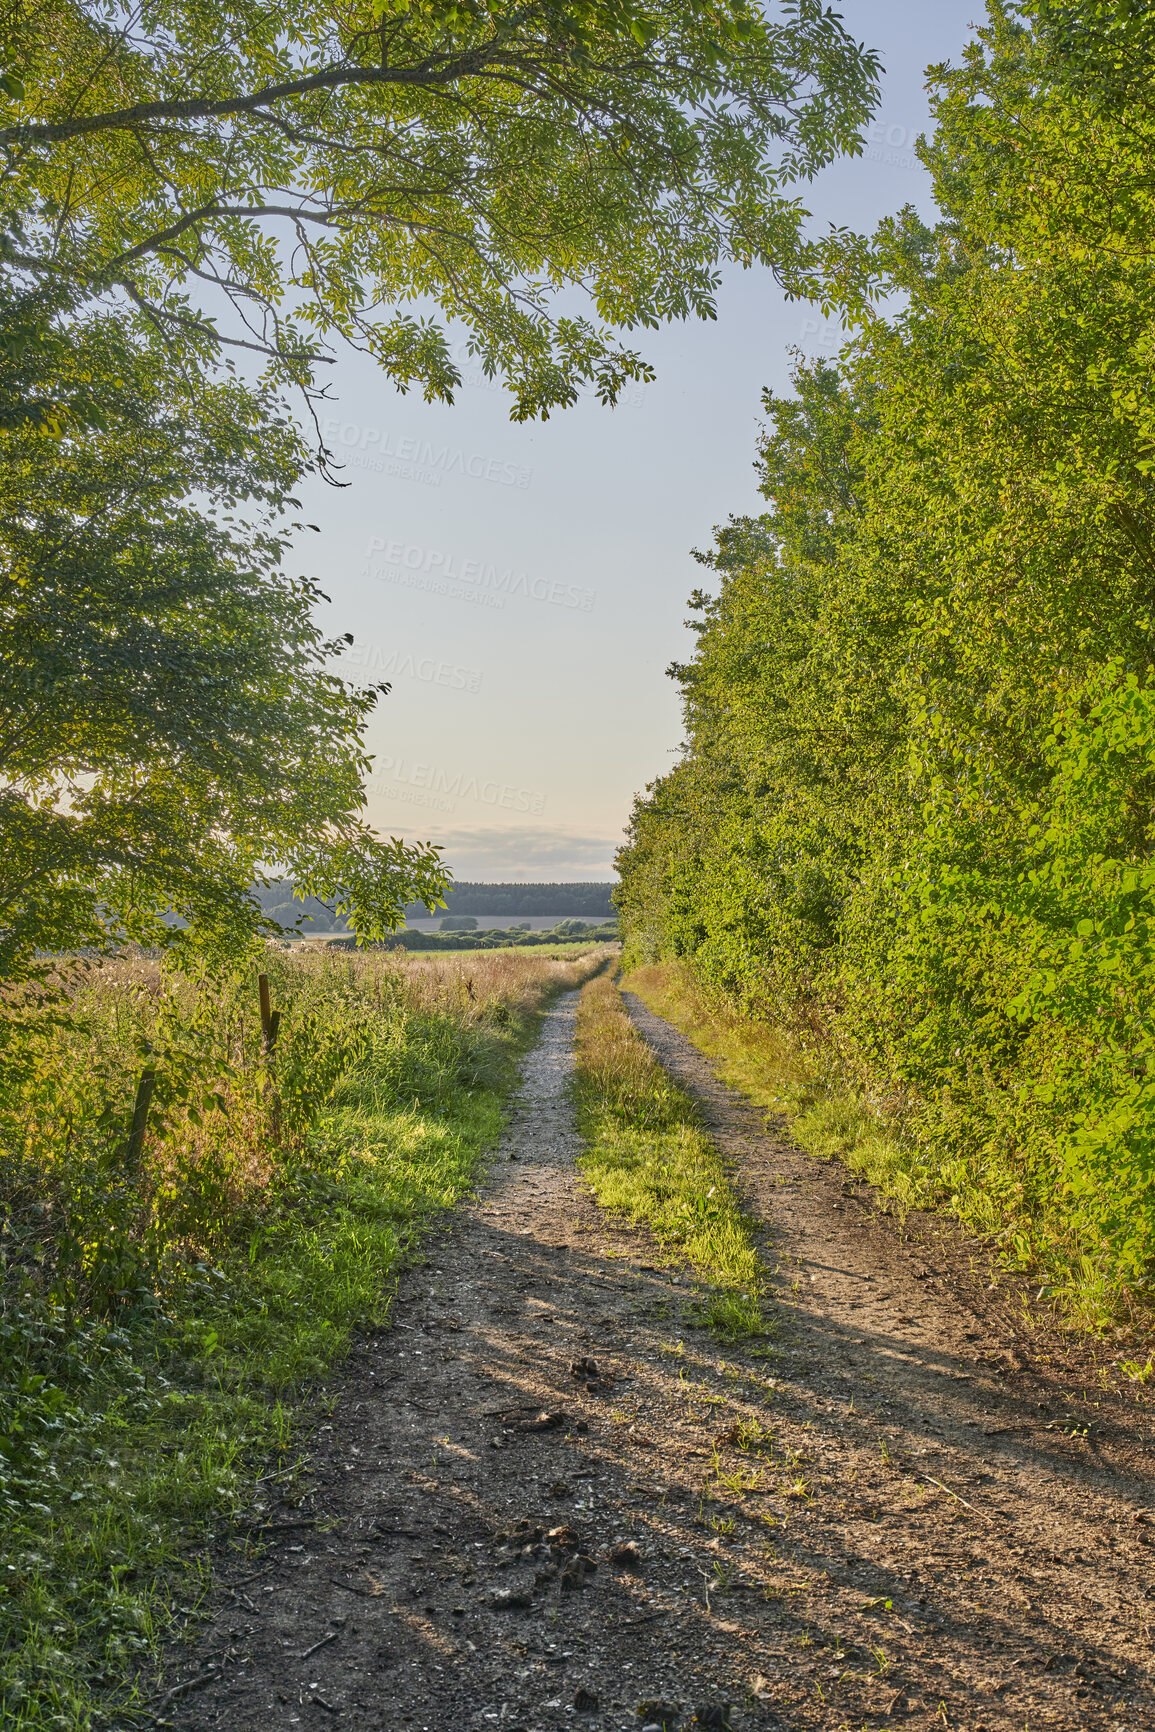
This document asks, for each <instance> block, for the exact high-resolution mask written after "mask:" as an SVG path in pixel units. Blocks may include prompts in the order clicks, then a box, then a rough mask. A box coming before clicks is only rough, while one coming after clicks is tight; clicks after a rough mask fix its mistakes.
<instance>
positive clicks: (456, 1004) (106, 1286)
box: [0, 950, 606, 1732]
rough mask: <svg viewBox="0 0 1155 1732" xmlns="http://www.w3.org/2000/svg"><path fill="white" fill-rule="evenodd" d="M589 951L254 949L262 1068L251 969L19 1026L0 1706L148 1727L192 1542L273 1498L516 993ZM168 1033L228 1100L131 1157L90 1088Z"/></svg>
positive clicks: (5, 1095)
mask: <svg viewBox="0 0 1155 1732" xmlns="http://www.w3.org/2000/svg"><path fill="white" fill-rule="evenodd" d="M605 957H606V953H605V952H604V950H603V951H602V952H600V953H596V954H595V955H593V956H586V957H584V958H577V959H570V960H567V961H565V962H555V961H548V960H546V959H545V958H544V957H541V956H540V954H534V953H529V954H527V955H524V956H523V955H521V954H520V953H517V954H515V953H511V952H503V953H500V954H497V955H495V956H494V957H493V958H492V959H489V958H477V957H470V958H460V959H457V958H454V959H450V958H442V957H429V958H420V959H418V958H410V959H404V958H402V959H395V958H391V957H388V956H376V955H372V956H368V957H364V958H360V957H348V958H346V957H339V958H335V957H324V956H321V957H309V958H298V957H292V958H287V959H285V960H284V961H281V962H278V960H277V958H276V956H275V954H273V953H271V954H270V957H269V960H268V962H267V963H266V967H267V969H268V971H269V973H270V976H271V979H272V986H273V994H274V1002H275V1003H277V1004H278V1005H282V1006H284V1007H285V1019H284V1034H283V1042H284V1051H283V1054H281V1058H280V1069H279V1072H278V1073H277V1075H276V1077H275V1078H272V1077H271V1076H270V1073H269V1068H268V1066H267V1063H266V1061H265V1060H263V1059H262V1057H261V1053H260V1044H259V1037H260V1025H259V1020H257V1019H255V1018H254V1014H253V1007H252V1003H251V1001H252V1000H253V999H254V998H255V981H251V980H247V979H246V980H241V981H239V982H237V983H225V984H224V985H221V984H220V983H216V984H215V985H213V986H212V988H211V990H210V989H209V988H207V987H206V988H204V989H200V990H194V989H193V987H192V986H191V985H190V984H188V983H181V982H179V981H177V982H170V981H167V980H166V979H165V978H164V977H163V976H161V975H160V974H159V972H158V970H157V968H156V966H155V965H154V964H150V963H148V962H147V961H144V962H140V963H137V964H128V963H126V964H125V965H123V966H120V965H118V966H117V967H115V968H112V969H109V970H107V971H103V972H101V973H98V975H97V976H96V979H95V984H92V985H90V986H86V987H82V988H81V989H80V990H78V992H77V994H76V997H75V1001H74V1003H73V1005H72V1007H71V1010H70V1018H69V1020H68V1021H67V1022H66V1024H65V1026H64V1027H63V1028H60V1027H56V1028H54V1029H53V1030H52V1031H50V1034H51V1038H50V1039H48V1040H47V1041H46V1042H44V1043H43V1050H40V1049H39V1048H38V1046H37V1040H36V1038H35V1036H34V1034H29V1035H28V1036H27V1038H26V1040H25V1049H26V1050H24V1052H23V1057H24V1060H25V1063H24V1066H23V1069H22V1070H21V1071H19V1072H18V1071H17V1069H16V1068H15V1067H12V1068H10V1071H9V1073H8V1079H7V1081H6V1090H7V1092H4V1091H3V1090H0V1096H2V1098H0V1118H2V1119H3V1123H4V1128H5V1130H6V1133H7V1136H6V1142H5V1154H4V1159H3V1160H2V1161H0V1204H2V1205H3V1207H2V1208H0V1229H2V1238H3V1245H2V1249H3V1253H4V1259H3V1263H2V1264H0V1300H2V1305H0V1520H2V1522H3V1533H4V1543H3V1549H2V1552H0V1724H2V1725H3V1726H4V1727H6V1728H11V1729H12V1732H48V1729H49V1728H52V1729H53V1732H95V1729H97V1728H103V1727H108V1726H116V1727H129V1726H134V1725H137V1724H139V1723H143V1722H144V1721H145V1720H147V1719H148V1718H150V1715H149V1712H148V1710H149V1707H150V1704H155V1703H156V1701H157V1700H158V1699H159V1692H160V1683H159V1678H160V1664H161V1656H162V1651H163V1646H164V1644H165V1642H166V1641H168V1640H171V1638H172V1636H173V1634H174V1633H175V1632H176V1631H177V1630H179V1628H180V1626H181V1623H182V1621H183V1619H184V1617H185V1615H186V1614H188V1613H189V1612H192V1611H194V1610H195V1607H196V1604H197V1601H198V1599H199V1597H200V1595H201V1593H202V1592H203V1587H204V1585H205V1582H206V1581H207V1578H208V1574H209V1548H210V1547H211V1546H212V1545H213V1543H214V1542H216V1543H219V1542H221V1541H223V1540H225V1539H226V1538H231V1535H232V1532H233V1531H234V1530H233V1528H232V1524H233V1523H234V1522H235V1521H236V1520H237V1519H238V1518H243V1519H244V1520H245V1521H246V1522H250V1523H257V1522H259V1521H260V1520H261V1519H263V1515H264V1512H266V1511H267V1510H268V1509H270V1508H272V1507H273V1506H274V1505H275V1504H276V1503H277V1501H278V1500H279V1499H280V1498H282V1497H285V1498H288V1499H289V1500H290V1501H292V1500H293V1499H294V1498H295V1497H296V1495H297V1494H296V1486H297V1483H298V1474H299V1462H300V1442H301V1440H300V1437H299V1435H298V1429H299V1428H298V1426H297V1423H296V1413H297V1409H298V1407H299V1403H300V1401H301V1398H302V1396H303V1395H305V1394H306V1393H307V1392H308V1391H310V1390H313V1391H316V1390H317V1388H318V1384H319V1381H320V1380H321V1379H323V1378H324V1377H325V1376H326V1375H327V1374H328V1373H329V1372H330V1371H331V1370H332V1369H333V1368H334V1366H335V1365H336V1364H337V1363H338V1362H339V1360H340V1358H341V1356H342V1354H343V1352H344V1351H345V1349H346V1347H347V1345H348V1342H349V1340H350V1336H351V1333H352V1331H353V1330H354V1329H355V1328H357V1327H358V1326H363V1325H366V1324H371V1323H373V1322H378V1323H380V1322H382V1321H384V1320H385V1319H386V1317H387V1314H388V1311H389V1306H390V1301H391V1297H392V1292H393V1289H394V1286H395V1281H396V1277H397V1274H398V1272H399V1270H400V1268H401V1267H402V1265H403V1263H404V1261H405V1259H406V1257H407V1256H408V1255H410V1254H411V1252H412V1250H413V1248H414V1247H415V1246H417V1245H418V1244H419V1242H420V1241H421V1239H422V1237H423V1236H424V1235H425V1234H426V1233H427V1232H428V1230H429V1228H430V1226H431V1224H432V1222H433V1221H434V1220H435V1219H436V1218H437V1216H438V1215H439V1214H440V1213H442V1212H443V1211H444V1210H446V1209H447V1208H449V1207H450V1206H451V1205H452V1204H453V1203H455V1202H456V1201H458V1200H459V1199H460V1197H461V1196H462V1195H463V1193H464V1192H466V1191H467V1190H468V1189H469V1187H470V1186H471V1184H472V1182H473V1180H474V1177H475V1175H476V1173H477V1170H478V1166H479V1163H480V1161H481V1160H482V1158H483V1156H484V1154H485V1153H486V1151H487V1150H488V1149H489V1148H490V1147H491V1146H492V1145H493V1143H494V1142H495V1140H496V1139H497V1137H498V1135H499V1133H500V1131H501V1129H502V1125H503V1122H504V1113H505V1104H506V1101H507V1099H508V1096H509V1093H510V1090H511V1088H512V1087H513V1085H514V1084H515V1083H516V1080H517V1075H518V1064H517V1060H518V1058H519V1055H520V1054H521V1053H522V1052H524V1051H525V1050H526V1048H527V1047H528V1046H529V1045H530V1044H531V1042H532V1040H533V1038H534V1034H535V1032H536V1023H537V1018H536V1012H537V1010H538V1009H539V1008H540V1006H541V1005H542V1004H543V1003H544V1002H545V1001H546V1000H547V999H548V998H549V997H550V996H551V995H552V994H553V992H555V991H556V990H558V989H560V988H564V987H572V986H576V985H579V984H580V983H581V982H582V981H583V980H585V979H587V978H588V977H589V975H590V973H591V972H592V970H593V969H594V968H597V967H601V966H603V965H604V962H605ZM246 1018H247V1024H245V1019H246ZM242 1024H245V1026H244V1027H242ZM166 1028H167V1029H168V1034H169V1036H172V1037H173V1038H172V1041H171V1043H170V1044H171V1045H175V1046H176V1048H177V1050H178V1053H179V1054H184V1055H186V1057H187V1055H188V1054H189V1053H190V1052H191V1051H192V1050H193V1046H194V1041H195V1042H199V1051H200V1054H201V1058H200V1060H198V1063H200V1062H202V1061H203V1066H204V1074H203V1077H202V1078H201V1082H202V1083H204V1084H205V1086H207V1085H208V1083H209V1082H210V1081H211V1083H212V1086H213V1087H216V1088H219V1089H220V1090H221V1091H222V1092H223V1094H224V1096H225V1098H226V1107H227V1110H225V1111H218V1112H214V1113H210V1114H205V1113H202V1112H201V1111H200V1110H199V1109H198V1111H197V1112H196V1113H195V1114H194V1115H193V1116H191V1117H189V1116H187V1115H186V1114H184V1113H183V1112H181V1111H177V1110H176V1109H175V1108H174V1109H173V1111H172V1112H171V1113H170V1115H169V1121H168V1128H167V1131H166V1132H165V1134H164V1135H162V1136H160V1137H159V1139H158V1140H157V1141H156V1142H155V1143H151V1144H150V1145H149V1147H148V1149H147V1150H146V1156H145V1159H144V1161H143V1162H142V1164H141V1165H140V1166H139V1168H135V1169H133V1168H130V1167H129V1166H127V1165H126V1164H125V1162H124V1159H123V1155H122V1149H121V1146H120V1145H119V1142H118V1136H117V1127H118V1124H119V1122H120V1119H121V1118H122V1117H123V1114H122V1113H120V1112H119V1109H118V1108H117V1101H118V1099H119V1096H118V1094H117V1092H116V1091H117V1090H120V1092H121V1093H123V1087H124V1085H125V1083H126V1082H127V1083H131V1081H132V1077H133V1071H134V1066H136V1065H138V1064H139V1062H140V1060H139V1058H138V1056H137V1055H138V1052H139V1042H140V1041H141V1039H142V1038H145V1037H147V1038H148V1039H149V1041H150V1043H151V1046H152V1050H153V1051H154V1052H157V1051H160V1050H161V1047H160V1042H161V1037H162V1034H164V1032H165V1029H166ZM174 1028H175V1030H176V1035H175V1036H174V1035H173V1029H174ZM176 1036H179V1040H177V1039H176ZM166 1038H168V1037H166ZM13 1039H15V1036H13ZM164 1050H169V1049H168V1048H166V1049H164ZM154 1062H155V1063H157V1066H158V1069H159V1068H160V1060H159V1059H155V1060H154ZM188 1062H191V1060H189V1061H188ZM37 1067H39V1068H37ZM122 1072H123V1076H122V1074H121V1073H122ZM21 1075H24V1076H27V1078H28V1079H30V1080H29V1081H28V1084H27V1088H26V1090H25V1091H24V1093H22V1092H21V1087H20V1086H19V1077H20V1076H21ZM310 1078H312V1081H310V1080H309V1079H310ZM198 1086H199V1085H198ZM306 1087H307V1088H308V1089H309V1090H312V1092H311V1093H309V1094H308V1097H307V1099H306V1104H305V1105H304V1106H303V1107H301V1106H300V1100H301V1099H302V1098H303V1097H302V1091H303V1090H305V1089H306ZM294 1090H295V1091H296V1095H294ZM195 1098H197V1099H198V1100H199V1098H200V1096H199V1093H198V1095H197V1096H196V1097H195ZM295 1098H296V1099H297V1100H298V1109H294V1108H293V1100H294V1099H295ZM128 1099H129V1101H130V1102H131V1094H129V1096H128ZM294 1113H295V1116H294Z"/></svg>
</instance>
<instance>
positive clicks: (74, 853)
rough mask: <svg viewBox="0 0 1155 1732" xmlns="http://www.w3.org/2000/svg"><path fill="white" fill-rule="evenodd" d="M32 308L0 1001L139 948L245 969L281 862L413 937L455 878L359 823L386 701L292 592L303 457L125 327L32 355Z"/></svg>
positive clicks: (1, 389) (8, 614)
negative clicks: (365, 685)
mask: <svg viewBox="0 0 1155 1732" xmlns="http://www.w3.org/2000/svg"><path fill="white" fill-rule="evenodd" d="M36 311H37V310H36V309H33V308H30V307H29V306H28V305H27V304H25V303H20V304H16V305H13V304H12V303H8V304H7V305H6V306H0V332H2V331H3V328H4V319H3V315H4V314H5V313H7V314H8V315H9V319H8V328H9V330H12V331H15V332H17V333H19V335H20V339H21V340H20V341H19V342H16V343H9V344H8V345H6V346H5V345H0V395H2V397H3V400H4V401H5V402H6V403H7V404H8V405H9V406H10V408H11V406H12V405H15V404H19V403H24V404H25V405H31V406H32V408H31V411H30V413H29V414H28V415H27V416H26V417H25V418H24V419H23V420H20V419H19V418H18V417H17V416H16V415H15V412H14V410H13V412H12V414H11V415H10V420H11V421H12V423H13V424H12V425H10V426H8V427H7V428H3V427H2V426H0V563H2V570H3V578H2V579H0V636H2V639H3V643H4V657H3V663H2V669H0V844H2V845H0V978H3V979H8V980H11V979H13V978H15V977H19V976H20V975H21V974H23V973H24V972H26V970H27V969H28V967H29V965H30V962H31V959H32V958H33V956H34V954H35V952H36V951H37V950H38V949H39V950H44V949H70V948H74V947H76V946H80V945H87V946H94V947H104V946H106V945H108V944H110V943H115V942H116V941H117V940H120V939H123V938H125V937H129V938H133V939H137V940H140V941H142V942H145V943H152V944H157V943H160V944H164V945H166V946H169V947H176V948H178V949H180V948H186V949H188V948H197V949H198V950H202V951H203V950H204V949H206V948H209V949H216V950H218V951H220V950H222V949H225V950H228V949H233V950H235V949H236V947H237V946H238V945H243V943H244V942H245V940H246V939H247V937H248V936H249V935H250V934H251V933H252V932H253V931H254V929H258V928H259V926H260V924H261V913H260V909H259V907H258V906H257V904H256V903H255V902H254V900H253V898H252V897H251V896H250V894H249V886H250V884H251V883H252V881H253V877H254V874H257V873H259V872H260V871H262V870H263V869H264V868H265V867H268V866H275V865H277V864H280V865H282V866H283V867H284V868H285V869H286V870H287V871H288V872H289V874H290V875H291V876H292V877H293V879H294V881H295V882H296V883H297V884H298V885H299V886H300V887H301V889H302V890H303V891H305V892H308V893H312V894H319V895H321V896H323V897H326V898H327V899H335V900H336V901H337V903H338V904H339V905H340V906H342V907H344V908H346V909H347V910H348V911H349V912H350V915H351V919H352V923H353V925H354V926H355V927H356V929H357V930H358V931H359V932H361V933H362V934H364V935H366V936H375V935H379V934H380V933H383V932H384V931H388V930H392V929H393V928H395V927H396V926H397V925H399V924H401V920H402V910H403V908H404V906H405V904H406V903H407V902H409V901H410V900H411V899H413V898H422V899H426V900H429V901H433V902H436V901H437V900H438V898H439V895H440V890H441V887H442V885H443V883H444V879H445V874H444V870H443V868H442V865H441V862H440V858H439V856H438V854H437V852H436V851H435V850H433V849H430V848H428V847H425V846H420V845H418V846H411V845H406V844H404V843H401V842H397V841H389V842H383V841H381V840H380V839H378V838H377V837H376V836H375V835H374V834H373V832H372V831H371V830H370V829H369V828H368V827H367V826H366V825H365V823H364V822H363V820H362V819H361V817H360V811H361V808H362V806H363V804H364V796H363V793H362V782H363V777H364V771H365V769H366V767H367V763H368V760H367V759H366V757H365V754H364V749H363V744H362V740H363V733H364V725H365V720H366V717H367V716H368V714H369V712H370V711H371V709H372V707H373V705H374V703H375V702H376V699H377V696H378V695H379V694H378V692H377V691H370V692H363V691H359V690H357V689H356V688H354V687H351V686H348V685H345V684H344V683H343V682H342V681H341V680H339V679H337V678H335V677H334V676H333V675H331V674H328V673H326V672H325V667H324V664H325V660H326V657H327V655H328V653H329V652H330V650H331V649H332V646H328V645H326V644H324V643H323V642H322V640H321V636H320V633H319V632H318V630H317V628H316V626H315V625H314V624H313V622H312V619H311V607H312V604H313V602H314V601H315V600H316V599H317V597H318V593H319V592H318V591H317V589H316V586H315V585H313V584H312V583H310V582H308V581H307V580H305V579H303V578H298V577H293V576H290V575H289V574H288V573H287V572H286V571H285V569H284V565H283V557H284V551H285V539H286V531H285V528H284V527H283V525H282V524H281V522H280V517H281V513H282V512H283V510H284V508H285V507H286V506H287V505H288V504H289V503H290V502H291V500H290V493H289V489H290V488H291V486H292V485H293V483H294V482H295V480H296V479H297V477H298V476H299V474H300V472H301V469H302V465H303V462H304V453H303V451H302V448H301V444H300V441H299V439H298V436H297V435H296V433H295V431H294V430H293V428H292V427H291V425H289V424H288V423H287V421H286V420H285V417H284V415H283V414H279V413H278V411H277V405H276V402H275V400H274V399H271V398H270V397H269V396H268V394H264V393H260V392H254V391H252V390H250V389H248V388H246V387H245V386H243V385H241V384H240V383H239V382H237V381H236V380H230V379H227V378H226V379H222V380H219V381H217V382H216V383H212V384H210V383H208V382H206V381H205V380H203V379H202V380H199V381H196V382H195V384H194V385H193V386H190V383H189V380H188V378H187V376H185V375H183V374H182V372H181V370H180V369H179V368H177V367H174V366H170V367H165V366H164V365H163V364H162V361H161V358H160V357H158V356H157V355H155V354H153V355H149V354H146V353H144V352H142V350H141V349H140V347H139V345H138V344H136V343H134V342H133V341H132V340H131V338H130V337H129V336H128V335H127V334H126V332H125V330H124V328H123V326H122V325H121V324H120V323H119V322H118V321H116V320H111V319H89V320H87V321H85V322H83V323H81V324H80V325H73V326H72V328H71V329H70V331H69V333H68V336H67V338H65V337H63V336H61V335H60V334H59V333H53V331H52V330H51V328H50V327H46V328H42V334H41V336H40V338H39V340H36V339H35V338H34V336H30V335H29V333H35V332H36V331H37V329H38V326H37V320H36ZM40 311H41V312H44V311H45V309H40ZM194 494H195V495H197V496H199V499H200V501H201V504H200V506H199V508H198V507H194V506H193V505H192V504H190V503H189V501H190V497H191V496H192V495H194ZM206 500H207V501H208V502H209V503H210V505H211V504H215V505H216V507H217V512H216V515H215V516H213V515H206V511H205V509H204V503H203V502H204V501H206ZM246 507H247V508H248V511H247V520H246V510H245V508H246ZM385 689H387V688H385ZM174 917H175V920H174Z"/></svg>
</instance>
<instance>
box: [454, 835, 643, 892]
mask: <svg viewBox="0 0 1155 1732" xmlns="http://www.w3.org/2000/svg"><path fill="white" fill-rule="evenodd" d="M429 840H430V841H433V842H440V843H441V844H442V845H443V847H444V849H445V861H446V864H447V865H448V866H449V867H450V868H451V869H452V871H453V875H454V877H455V878H464V879H466V880H469V879H474V880H477V881H479V882H481V883H485V882H487V881H497V882H503V883H508V884H549V883H555V882H561V883H568V882H580V881H581V880H583V879H590V880H592V881H594V882H601V883H606V882H608V881H609V880H610V879H611V878H612V877H613V876H614V869H613V858H614V853H615V851H616V849H617V848H618V846H619V844H618V842H617V841H615V840H613V839H611V838H608V837H604V836H584V835H574V834H571V833H567V832H566V831H564V830H547V829H545V828H543V827H541V826H536V825H534V826H526V827H524V828H523V827H519V828H517V829H516V830H513V829H510V830H500V829H496V828H493V829H476V830H440V831H431V833H430V836H429Z"/></svg>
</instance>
